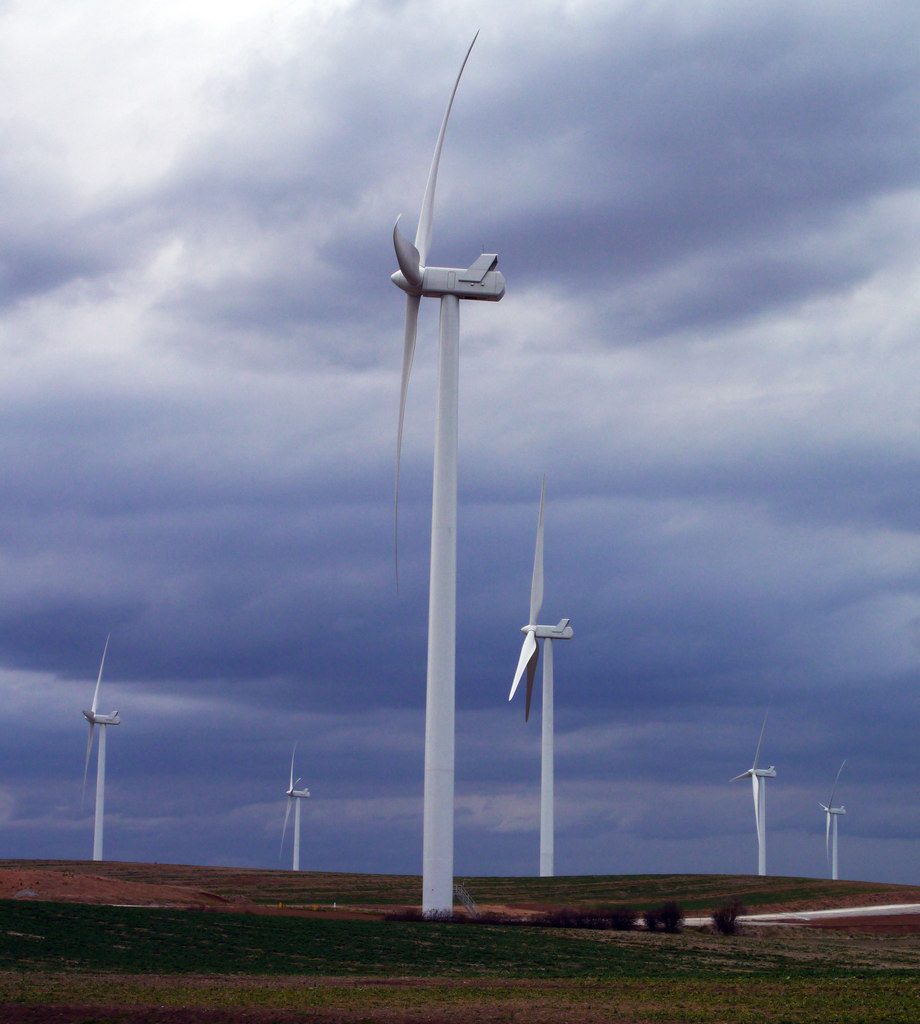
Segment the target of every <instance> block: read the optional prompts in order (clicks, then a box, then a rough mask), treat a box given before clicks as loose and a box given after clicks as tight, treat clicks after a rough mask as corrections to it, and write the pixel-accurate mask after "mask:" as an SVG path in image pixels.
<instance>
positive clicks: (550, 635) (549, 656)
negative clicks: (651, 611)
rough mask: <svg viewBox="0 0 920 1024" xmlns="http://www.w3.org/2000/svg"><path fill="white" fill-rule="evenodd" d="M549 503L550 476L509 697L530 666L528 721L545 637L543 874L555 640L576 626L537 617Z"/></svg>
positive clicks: (549, 832)
mask: <svg viewBox="0 0 920 1024" xmlns="http://www.w3.org/2000/svg"><path fill="white" fill-rule="evenodd" d="M545 502H546V477H544V478H543V487H542V489H541V491H540V515H539V517H538V519H537V544H536V548H535V550H534V556H533V578H532V581H531V584H530V619H529V620H528V623H527V625H526V626H522V627H521V632H522V633H523V634H524V644H523V646H522V647H521V656H520V658H519V659H518V666H517V671H516V672H515V673H514V682H513V683H512V684H511V693H510V694H508V700H511V698H512V697H513V696H514V693H515V690H517V688H518V683H519V682H520V681H521V676H522V674H523V672H524V669H525V668H526V669H527V691H526V693H527V696H526V701H525V705H524V721H525V722H526V721H528V720H529V718H530V699H531V697H532V695H533V683H534V677H535V676H536V672H537V662H538V661H539V659H540V645H539V644H538V643H537V640H538V638H539V639H542V640H543V736H542V757H541V771H540V876H541V877H544V878H548V877H551V876H552V875H553V855H554V842H553V641H554V640H570V639H571V638H572V627H571V626H570V625H569V619H561V620H560V621H559V623H558V625H555V626H538V625H537V617H538V616H539V614H540V609H541V607H542V606H543V506H544V504H545Z"/></svg>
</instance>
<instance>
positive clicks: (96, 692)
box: [90, 633, 112, 731]
mask: <svg viewBox="0 0 920 1024" xmlns="http://www.w3.org/2000/svg"><path fill="white" fill-rule="evenodd" d="M111 635H112V634H111V633H109V635H108V636H107V637H106V638H105V647H103V648H102V661H100V662H99V677H98V678H97V679H96V689H95V690H94V691H93V703H92V704H91V705H90V710H91V711H92V712H93V714H95V713H96V706H97V704H98V703H99V684H100V683H101V682H102V666H103V665H105V652H106V651H107V650H108V649H109V637H111ZM90 731H92V726H90Z"/></svg>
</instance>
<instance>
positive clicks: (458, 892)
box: [454, 885, 482, 921]
mask: <svg viewBox="0 0 920 1024" xmlns="http://www.w3.org/2000/svg"><path fill="white" fill-rule="evenodd" d="M454 897H455V898H456V899H458V900H460V902H461V903H462V904H463V906H464V907H466V912H467V913H468V914H469V915H470V917H472V918H473V920H475V921H478V920H479V918H480V917H481V916H482V915H481V914H480V913H479V908H478V907H477V906H476V901H475V900H474V899H473V897H472V896H470V894H469V893H468V892H467V890H466V886H463V885H455V886H454Z"/></svg>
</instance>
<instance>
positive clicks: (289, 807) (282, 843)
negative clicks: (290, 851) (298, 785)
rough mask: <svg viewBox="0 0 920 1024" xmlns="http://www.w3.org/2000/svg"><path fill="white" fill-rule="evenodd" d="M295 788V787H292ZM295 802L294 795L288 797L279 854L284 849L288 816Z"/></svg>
mask: <svg viewBox="0 0 920 1024" xmlns="http://www.w3.org/2000/svg"><path fill="white" fill-rule="evenodd" d="M292 788H293V787H292ZM293 802H294V798H293V797H292V796H289V797H288V802H287V810H286V811H285V812H284V828H282V829H281V846H280V847H279V848H278V856H279V857H280V856H281V852H282V851H283V850H284V837H285V834H286V833H287V825H288V818H290V816H291V804H292V803H293Z"/></svg>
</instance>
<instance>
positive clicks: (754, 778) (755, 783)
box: [751, 775, 761, 843]
mask: <svg viewBox="0 0 920 1024" xmlns="http://www.w3.org/2000/svg"><path fill="white" fill-rule="evenodd" d="M751 785H752V787H753V789H754V825H755V827H756V828H757V842H758V843H759V842H760V799H759V797H760V786H761V782H760V776H759V775H751Z"/></svg>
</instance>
